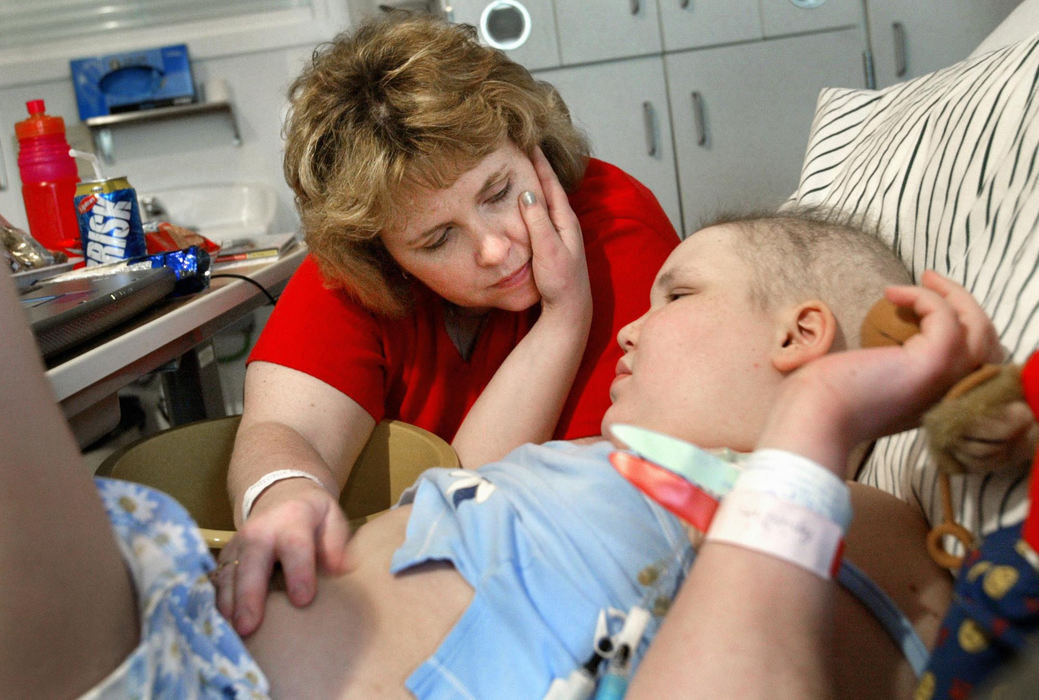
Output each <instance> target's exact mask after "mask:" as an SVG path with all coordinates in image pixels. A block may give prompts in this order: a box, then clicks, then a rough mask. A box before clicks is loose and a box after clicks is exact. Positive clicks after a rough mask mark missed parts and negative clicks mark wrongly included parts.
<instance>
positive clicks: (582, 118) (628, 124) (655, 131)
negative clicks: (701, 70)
mask: <svg viewBox="0 0 1039 700" xmlns="http://www.w3.org/2000/svg"><path fill="white" fill-rule="evenodd" d="M537 77H538V78H539V79H541V80H547V81H548V82H550V83H552V84H553V85H554V86H555V87H556V89H557V90H559V94H560V95H562V96H563V99H564V100H565V101H566V104H567V105H568V106H569V107H570V112H571V115H572V117H573V120H574V123H575V124H577V126H579V127H580V128H581V129H583V130H584V132H585V133H586V134H587V135H588V138H589V140H590V141H591V143H592V155H594V156H595V157H597V158H601V159H602V160H605V161H607V162H609V163H613V164H614V165H616V166H617V167H619V168H622V169H623V170H625V171H626V172H628V173H630V174H631V175H632V176H634V177H635V178H636V179H638V180H639V181H640V182H641V183H642V184H644V185H645V186H646V187H648V188H649V189H650V190H652V191H653V194H655V195H656V196H657V199H658V200H659V201H660V205H661V206H662V207H663V208H664V211H665V212H667V215H668V218H670V219H671V223H672V224H673V225H674V227H675V230H676V231H681V230H682V219H681V213H680V210H679V206H678V189H677V186H676V182H677V179H676V177H675V160H674V151H673V148H672V142H671V128H670V125H669V120H668V109H667V89H666V87H665V85H664V70H663V61H662V60H661V58H660V57H659V56H651V57H646V58H634V59H629V60H624V61H613V62H610V63H602V64H597V65H592V66H578V67H574V68H560V69H556V70H550V71H540V72H538V73H537Z"/></svg>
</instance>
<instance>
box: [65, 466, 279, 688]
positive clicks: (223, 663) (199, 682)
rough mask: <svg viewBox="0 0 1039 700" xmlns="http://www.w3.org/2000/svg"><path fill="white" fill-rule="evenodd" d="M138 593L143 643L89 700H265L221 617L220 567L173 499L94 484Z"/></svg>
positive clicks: (263, 683)
mask: <svg viewBox="0 0 1039 700" xmlns="http://www.w3.org/2000/svg"><path fill="white" fill-rule="evenodd" d="M95 484H96V485H97V489H98V493H99V494H100V496H101V500H102V501H103V502H104V506H105V510H106V511H107V512H108V517H109V519H110V520H111V522H112V529H113V532H114V533H115V535H116V539H117V541H118V543H119V547H120V549H121V550H122V553H123V559H124V561H125V562H126V566H127V568H128V569H129V571H130V572H131V575H132V576H133V582H134V587H135V589H136V591H137V602H138V606H137V608H138V615H139V617H140V621H141V641H140V643H139V644H138V646H137V648H136V649H135V650H134V651H133V652H132V653H131V654H130V656H128V657H127V658H126V660H125V661H124V662H123V663H122V664H121V665H120V666H119V668H117V669H116V670H114V671H113V672H112V673H111V674H109V676H108V677H107V678H106V679H105V680H104V681H102V682H101V683H100V684H99V685H97V686H96V687H94V688H93V689H92V690H91V691H90V692H88V693H87V694H86V695H84V696H83V697H85V698H113V699H115V698H118V699H119V700H123V699H125V698H170V699H173V698H176V699H177V700H180V699H181V698H265V697H267V696H268V693H269V690H268V684H267V679H266V677H264V675H263V672H262V671H260V668H259V667H258V666H257V665H256V662H255V661H253V659H252V657H251V656H250V655H249V652H248V651H246V649H245V646H244V645H243V644H242V640H241V638H239V636H238V635H237V634H236V633H235V631H234V630H233V629H232V628H231V626H230V625H229V624H228V623H227V621H226V620H224V618H223V617H222V616H221V615H220V613H219V612H218V611H217V609H216V602H215V598H214V589H213V586H212V584H211V583H210V581H209V578H208V573H209V572H210V571H212V570H213V568H214V566H215V564H214V562H213V557H212V556H210V554H209V550H208V549H207V548H206V545H205V542H203V541H202V539H201V537H200V536H199V532H198V528H197V526H196V525H195V523H194V521H193V520H192V519H191V517H190V516H189V515H188V514H187V512H186V511H185V510H184V509H183V508H182V507H181V506H180V504H178V503H177V502H176V501H174V500H173V499H171V498H170V497H169V496H167V495H165V494H163V493H160V492H158V491H155V490H153V489H150V488H147V487H145V486H140V485H137V484H132V483H130V482H126V481H116V480H112V479H102V478H97V479H95Z"/></svg>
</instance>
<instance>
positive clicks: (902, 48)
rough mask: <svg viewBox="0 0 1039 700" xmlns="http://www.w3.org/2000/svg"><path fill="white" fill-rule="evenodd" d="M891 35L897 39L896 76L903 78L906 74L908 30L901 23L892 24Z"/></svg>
mask: <svg viewBox="0 0 1039 700" xmlns="http://www.w3.org/2000/svg"><path fill="white" fill-rule="evenodd" d="M891 33H892V34H894V39H895V75H896V76H898V77H899V78H901V77H903V76H905V74H906V28H905V26H903V24H902V23H901V22H892V23H891Z"/></svg>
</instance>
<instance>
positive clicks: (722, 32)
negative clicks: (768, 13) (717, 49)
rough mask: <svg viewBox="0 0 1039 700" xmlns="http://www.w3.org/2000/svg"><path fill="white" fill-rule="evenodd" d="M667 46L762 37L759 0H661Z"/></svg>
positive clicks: (688, 46)
mask: <svg viewBox="0 0 1039 700" xmlns="http://www.w3.org/2000/svg"><path fill="white" fill-rule="evenodd" d="M658 2H659V3H660V28H661V30H662V32H663V35H664V49H665V50H666V51H678V50H681V49H692V48H696V47H698V46H713V45H717V44H729V43H732V42H736V41H749V40H752V39H760V38H761V36H762V35H761V17H760V15H759V14H758V0H658Z"/></svg>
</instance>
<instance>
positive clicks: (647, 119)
mask: <svg viewBox="0 0 1039 700" xmlns="http://www.w3.org/2000/svg"><path fill="white" fill-rule="evenodd" d="M642 120H643V122H644V123H645V125H646V153H648V154H649V157H650V158H655V157H656V155H657V120H656V118H655V115H654V114H653V103H652V102H650V101H649V100H646V101H645V102H643V103H642Z"/></svg>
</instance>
